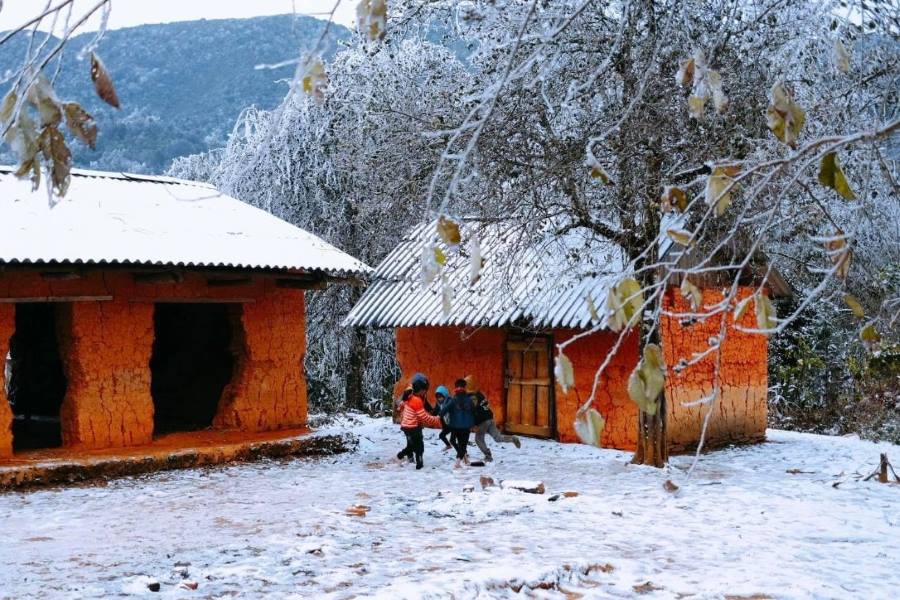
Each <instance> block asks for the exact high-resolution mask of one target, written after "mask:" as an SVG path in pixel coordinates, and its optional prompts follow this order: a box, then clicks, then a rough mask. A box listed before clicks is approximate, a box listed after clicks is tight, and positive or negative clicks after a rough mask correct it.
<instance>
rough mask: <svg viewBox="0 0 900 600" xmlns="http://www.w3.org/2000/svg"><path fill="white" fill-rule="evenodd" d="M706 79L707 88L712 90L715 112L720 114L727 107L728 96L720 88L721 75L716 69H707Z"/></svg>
mask: <svg viewBox="0 0 900 600" xmlns="http://www.w3.org/2000/svg"><path fill="white" fill-rule="evenodd" d="M706 81H707V85H709V89H711V90H712V100H713V106H714V107H715V109H716V112H717V113H719V114H722V113H723V112H725V111H726V110H727V109H728V96H726V95H725V92H724V91H723V90H722V76H721V75H720V74H719V72H718V71H712V70H710V71H707V72H706Z"/></svg>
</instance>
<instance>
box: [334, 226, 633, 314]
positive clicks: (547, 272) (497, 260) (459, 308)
mask: <svg viewBox="0 0 900 600" xmlns="http://www.w3.org/2000/svg"><path fill="white" fill-rule="evenodd" d="M462 235H463V241H462V244H460V245H459V246H458V247H454V248H448V247H447V246H446V245H445V244H442V243H441V244H438V246H439V247H440V248H442V249H443V250H444V252H445V254H446V256H447V264H446V266H445V267H444V271H445V274H446V277H447V283H448V285H449V286H450V287H451V288H452V289H453V295H454V297H453V301H452V304H451V310H450V312H449V314H446V315H445V314H444V311H443V307H442V297H441V288H442V282H441V279H440V277H439V278H437V279H436V280H435V281H434V282H432V283H431V284H430V285H428V286H425V285H424V282H423V279H422V253H423V248H425V247H427V246H428V245H429V244H431V243H432V242H433V241H435V240H436V237H437V236H436V229H435V222H429V223H424V224H422V225H419V226H418V227H416V228H415V229H414V230H413V231H412V232H410V234H408V235H407V236H406V237H405V238H404V239H403V240H402V241H401V242H400V244H399V245H398V246H397V247H396V248H395V249H394V250H393V251H392V252H391V253H390V254H389V255H388V256H387V258H385V259H384V261H382V263H381V264H380V265H379V266H378V268H377V269H376V270H375V274H374V276H373V277H372V281H371V283H370V284H369V287H368V289H367V290H366V292H365V293H364V294H363V297H362V298H361V299H360V301H359V302H358V303H357V304H356V306H354V307H353V309H352V310H351V311H350V314H349V315H348V316H347V319H346V320H345V321H344V324H345V325H351V326H363V327H415V326H420V325H454V326H483V327H504V326H508V325H512V326H520V327H526V328H541V329H543V328H559V327H561V328H576V329H584V328H587V327H589V326H591V325H594V324H597V323H596V321H595V320H594V319H592V316H591V311H590V308H589V304H588V300H587V299H588V297H590V298H591V299H592V301H593V303H594V304H595V306H597V307H602V306H603V304H604V303H605V301H606V295H607V291H608V289H609V286H610V285H611V284H612V283H614V282H615V281H616V280H617V279H618V278H619V277H620V276H621V274H622V272H623V271H624V268H625V264H626V261H625V259H624V258H623V253H622V250H621V249H620V248H619V247H618V246H616V245H615V244H613V243H611V242H608V241H602V242H598V240H596V239H591V240H588V239H587V238H585V237H583V236H582V235H579V234H577V233H575V232H570V233H568V234H566V235H564V236H554V235H551V234H550V233H549V232H546V233H543V234H542V233H537V234H535V235H526V234H525V233H524V232H523V231H522V228H521V227H520V226H518V225H513V224H510V223H503V222H495V223H485V222H481V221H475V220H466V221H465V222H464V223H463V226H462ZM472 236H475V237H476V238H477V239H478V240H479V241H480V246H481V254H482V257H483V259H484V266H483V268H482V271H481V277H480V279H479V280H478V281H477V282H475V283H474V284H472V285H469V268H468V264H469V254H468V251H467V249H466V246H467V240H468V239H469V238H470V237H472ZM526 238H527V239H526ZM601 313H602V308H601ZM601 318H605V317H603V316H602V314H601Z"/></svg>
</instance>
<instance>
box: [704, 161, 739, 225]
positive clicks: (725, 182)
mask: <svg viewBox="0 0 900 600" xmlns="http://www.w3.org/2000/svg"><path fill="white" fill-rule="evenodd" d="M734 168H735V167H729V166H717V167H714V168H713V170H712V173H711V174H710V176H709V177H708V178H707V179H706V194H705V200H706V205H707V206H715V207H716V215H717V216H720V217H721V216H722V215H724V214H725V211H726V210H727V209H728V207H729V206H730V205H731V192H732V191H733V190H734V188H735V186H734V185H733V184H734V179H732V177H731V175H729V173H732V172H734V171H733V169H734Z"/></svg>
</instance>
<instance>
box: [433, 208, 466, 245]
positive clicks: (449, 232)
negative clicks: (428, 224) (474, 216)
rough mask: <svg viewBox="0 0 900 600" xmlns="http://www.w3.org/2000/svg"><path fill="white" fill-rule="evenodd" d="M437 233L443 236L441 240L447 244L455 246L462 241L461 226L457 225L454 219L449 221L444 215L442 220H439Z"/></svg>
mask: <svg viewBox="0 0 900 600" xmlns="http://www.w3.org/2000/svg"><path fill="white" fill-rule="evenodd" d="M437 231H438V235H440V236H441V239H442V240H444V243H445V244H450V245H452V246H455V245H456V244H458V243H459V242H460V240H461V239H462V238H461V236H460V235H459V225H457V224H456V222H455V221H453V220H452V219H448V218H447V217H445V216H443V215H441V218H440V219H438V222H437Z"/></svg>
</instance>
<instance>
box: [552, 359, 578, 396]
mask: <svg viewBox="0 0 900 600" xmlns="http://www.w3.org/2000/svg"><path fill="white" fill-rule="evenodd" d="M553 374H554V375H555V376H556V382H557V383H558V384H559V387H561V388H562V391H563V393H564V394H568V393H569V388H573V387H575V369H574V368H573V367H572V361H571V360H569V357H568V356H566V355H565V354H563V353H562V351H560V352H559V354H557V355H556V365H555V366H554V367H553Z"/></svg>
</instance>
